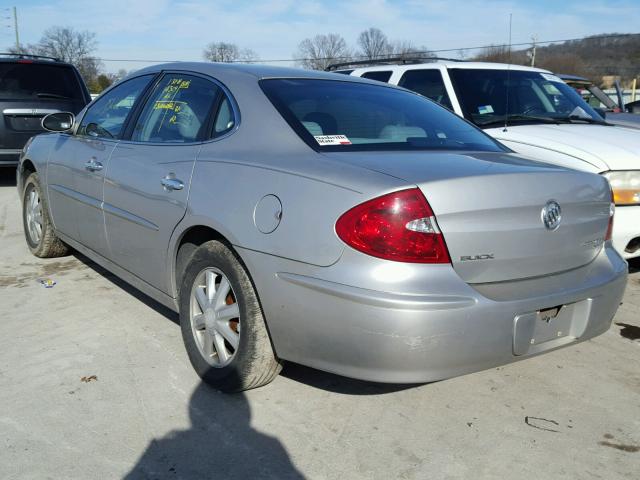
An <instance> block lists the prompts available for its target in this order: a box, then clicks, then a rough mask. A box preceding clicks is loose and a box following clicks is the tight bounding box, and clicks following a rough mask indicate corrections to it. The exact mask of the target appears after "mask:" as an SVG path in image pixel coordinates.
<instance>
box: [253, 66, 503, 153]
mask: <svg viewBox="0 0 640 480" xmlns="http://www.w3.org/2000/svg"><path fill="white" fill-rule="evenodd" d="M260 85H261V87H262V89H263V91H264V92H265V94H266V95H267V97H268V98H269V99H270V100H271V102H272V103H273V104H274V106H275V107H276V108H277V109H278V111H279V112H280V114H281V115H282V116H283V117H284V118H285V120H287V122H288V123H289V125H291V127H292V128H293V129H294V130H295V131H296V132H297V133H298V135H300V137H301V138H302V139H303V140H304V141H305V142H307V144H309V145H310V146H311V147H312V148H314V149H316V150H320V151H370V150H480V151H491V152H499V151H505V149H504V147H502V146H501V145H500V144H498V143H497V142H495V141H494V140H493V139H491V138H490V137H489V136H487V135H485V134H484V133H483V132H481V131H480V130H478V129H477V128H475V127H474V126H473V125H471V124H469V123H468V122H466V121H464V120H462V119H461V118H459V117H458V116H456V115H455V114H453V113H451V112H450V111H448V110H446V109H445V108H443V107H441V106H440V105H437V104H436V103H434V102H432V101H430V100H428V99H426V98H424V97H422V96H420V95H417V94H415V93H411V92H407V91H404V90H401V89H398V88H393V87H387V86H384V85H380V86H378V85H370V84H367V83H356V82H348V81H340V80H321V79H268V80H262V81H261V82H260Z"/></svg>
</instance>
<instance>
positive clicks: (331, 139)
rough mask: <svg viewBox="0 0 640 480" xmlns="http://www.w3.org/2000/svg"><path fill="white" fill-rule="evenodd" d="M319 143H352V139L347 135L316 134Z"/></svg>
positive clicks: (323, 144) (324, 144)
mask: <svg viewBox="0 0 640 480" xmlns="http://www.w3.org/2000/svg"><path fill="white" fill-rule="evenodd" d="M313 138H315V139H316V142H318V145H322V146H326V145H351V140H349V139H348V138H347V136H346V135H314V136H313Z"/></svg>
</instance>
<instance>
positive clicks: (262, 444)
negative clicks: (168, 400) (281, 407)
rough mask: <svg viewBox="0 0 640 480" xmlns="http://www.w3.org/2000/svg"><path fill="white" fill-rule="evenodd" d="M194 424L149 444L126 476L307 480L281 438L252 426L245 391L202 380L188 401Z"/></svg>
mask: <svg viewBox="0 0 640 480" xmlns="http://www.w3.org/2000/svg"><path fill="white" fill-rule="evenodd" d="M189 417H190V420H191V428H189V429H187V430H177V431H173V432H170V433H169V434H167V435H165V436H164V437H162V438H156V439H153V440H151V442H149V445H148V446H147V448H146V450H145V451H144V452H143V454H142V455H141V456H140V458H139V459H138V461H137V462H136V464H135V465H134V466H133V468H132V469H131V470H130V471H129V473H128V474H127V475H126V476H125V477H124V478H125V479H126V480H142V479H165V478H171V479H174V478H182V479H187V480H192V479H193V480H196V479H197V480H203V479H218V478H219V479H251V478H277V479H283V480H284V479H303V478H304V475H302V474H301V473H300V472H299V471H298V470H297V469H296V467H295V466H294V465H293V463H292V462H291V460H290V458H289V455H288V454H287V451H286V449H285V448H284V446H283V445H282V444H281V443H280V441H279V440H278V439H277V438H274V437H271V436H269V435H266V434H264V433H261V432H258V431H257V430H255V429H253V428H252V427H251V409H250V408H249V403H248V401H247V398H246V396H245V395H244V394H241V393H238V394H231V395H228V394H223V393H219V392H217V391H215V390H213V389H211V388H210V387H208V386H207V385H205V384H204V383H202V384H200V385H199V386H198V387H197V388H196V389H195V391H194V392H193V395H192V396H191V399H190V401H189Z"/></svg>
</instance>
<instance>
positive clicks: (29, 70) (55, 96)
mask: <svg viewBox="0 0 640 480" xmlns="http://www.w3.org/2000/svg"><path fill="white" fill-rule="evenodd" d="M82 94H83V92H82V89H81V86H80V83H79V81H78V78H77V77H76V75H75V72H74V71H73V70H72V69H71V67H68V66H64V65H46V64H40V63H17V62H16V63H12V62H1V63H0V99H2V100H82V98H83V95H82Z"/></svg>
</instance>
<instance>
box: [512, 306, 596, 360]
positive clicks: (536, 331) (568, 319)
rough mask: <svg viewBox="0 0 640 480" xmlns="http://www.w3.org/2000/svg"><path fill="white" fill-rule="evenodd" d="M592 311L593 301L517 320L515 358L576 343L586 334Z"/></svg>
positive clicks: (536, 312) (526, 314)
mask: <svg viewBox="0 0 640 480" xmlns="http://www.w3.org/2000/svg"><path fill="white" fill-rule="evenodd" d="M590 311H591V299H590V298H589V299H585V300H582V301H579V302H575V303H568V304H564V305H556V306H554V307H545V308H541V309H539V310H536V311H534V312H528V313H524V314H521V315H518V316H516V317H515V319H514V329H513V354H514V355H527V354H533V353H537V352H541V351H543V350H547V349H550V348H554V347H557V346H561V345H564V344H566V343H571V342H573V341H575V340H576V339H578V338H580V336H582V334H583V333H584V331H585V330H586V328H587V323H588V320H589V313H590Z"/></svg>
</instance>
